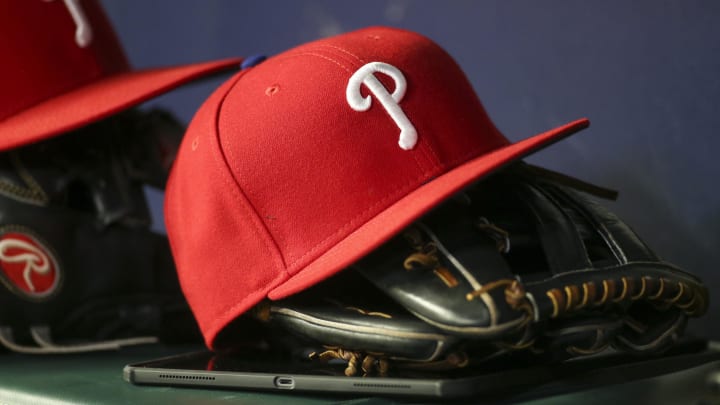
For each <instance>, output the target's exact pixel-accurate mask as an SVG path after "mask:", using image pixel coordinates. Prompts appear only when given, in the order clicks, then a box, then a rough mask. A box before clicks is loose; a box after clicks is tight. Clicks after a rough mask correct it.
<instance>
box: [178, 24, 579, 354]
mask: <svg viewBox="0 0 720 405" xmlns="http://www.w3.org/2000/svg"><path fill="white" fill-rule="evenodd" d="M587 126H588V121H587V120H585V119H581V120H578V121H573V122H570V123H568V124H566V125H563V126H561V127H558V128H555V129H552V130H550V131H547V132H544V133H541V134H539V135H535V136H533V137H531V138H528V139H525V140H523V141H520V142H517V143H510V142H509V141H508V140H507V139H506V138H505V137H504V136H503V135H502V134H501V133H500V132H499V131H498V130H497V129H496V128H495V126H494V125H493V123H492V122H491V121H490V119H489V118H488V116H487V114H486V112H485V110H484V109H483V107H482V105H481V103H480V101H479V100H478V98H477V96H476V95H475V93H474V91H473V89H472V87H471V85H470V83H469V82H468V80H467V78H466V77H465V75H464V74H463V72H462V71H461V69H460V68H459V67H458V65H457V64H456V63H455V62H454V61H453V59H452V58H451V57H450V56H449V55H448V54H447V53H446V52H445V51H444V50H443V49H441V48H440V47H439V46H438V45H436V44H435V43H433V42H431V41H430V40H429V39H427V38H424V37H422V36H420V35H418V34H415V33H413V32H408V31H403V30H398V29H392V28H383V27H376V28H368V29H363V30H360V31H355V32H351V33H348V34H344V35H339V36H335V37H331V38H327V39H322V40H319V41H315V42H310V43H308V44H305V45H302V46H299V47H297V48H294V49H291V50H289V51H287V52H284V53H281V54H279V55H277V56H274V57H272V58H269V59H267V60H266V61H264V62H262V63H260V64H259V65H257V66H255V67H252V68H249V69H246V70H243V71H241V72H240V73H238V74H236V75H235V76H234V77H232V78H231V79H230V80H229V81H227V82H226V83H225V84H223V85H222V86H221V87H220V88H219V89H218V90H216V92H215V93H213V95H212V96H211V97H210V98H209V99H208V100H207V101H206V102H205V103H204V104H203V105H202V106H201V108H200V109H199V110H198V112H197V113H196V115H195V117H194V118H193V120H192V121H191V123H190V126H189V128H188V131H187V133H186V135H185V138H184V139H183V143H182V145H181V147H180V151H179V153H178V157H177V160H176V161H175V164H174V167H173V169H172V173H171V178H170V180H169V182H168V187H167V191H166V196H165V214H166V224H167V230H168V235H169V238H170V242H171V246H172V249H173V254H174V257H175V261H176V265H177V269H178V274H179V278H180V281H181V285H182V288H183V291H184V293H185V296H186V298H187V299H188V302H189V303H190V306H191V308H192V310H193V311H194V314H195V316H196V318H197V320H198V322H199V325H200V328H201V330H202V332H203V334H204V336H205V340H206V343H207V344H208V346H210V347H214V348H217V343H218V341H217V337H218V334H219V333H220V332H221V331H222V330H223V329H224V328H225V327H226V326H227V325H228V324H230V323H231V322H232V321H233V320H234V319H235V318H236V317H238V316H239V315H240V314H242V313H244V312H245V311H247V310H248V309H249V308H250V307H252V306H253V305H255V304H257V303H258V302H259V301H261V300H263V299H265V298H266V297H267V298H270V299H280V298H283V297H286V296H288V295H291V294H293V293H296V292H299V291H301V290H303V289H306V288H308V287H310V286H312V285H314V284H316V283H318V282H319V281H321V280H323V279H325V278H327V277H330V276H332V275H333V274H335V273H336V272H338V271H340V270H342V269H343V268H345V267H347V266H348V265H350V264H352V263H353V262H354V261H356V260H358V259H359V258H361V257H362V256H364V255H366V254H367V253H369V252H370V251H372V250H373V249H375V248H376V247H378V246H379V245H380V244H382V243H383V242H385V241H386V240H388V239H389V238H391V237H392V236H393V235H394V234H396V233H398V232H399V231H400V230H402V229H403V228H404V227H406V226H407V225H409V224H410V223H411V222H413V221H414V220H416V219H417V218H418V217H420V216H421V215H423V214H425V213H426V212H428V211H429V210H430V209H431V208H433V207H434V206H436V205H438V204H439V203H441V202H442V201H443V200H445V199H447V198H448V197H450V196H451V195H452V194H454V193H456V192H457V191H459V190H461V189H462V188H464V187H465V186H467V185H469V184H470V183H472V182H474V181H476V180H478V179H480V178H482V177H483V176H486V175H488V174H489V173H491V172H492V171H494V170H497V169H498V168H500V167H502V166H503V165H506V164H508V163H509V162H512V161H515V160H518V159H520V158H522V157H523V156H525V155H528V154H530V153H532V152H535V151H537V150H538V149H540V148H543V147H545V146H548V145H549V144H551V143H553V142H555V141H557V140H559V139H562V138H564V137H566V136H568V135H570V134H572V133H574V132H576V131H578V130H580V129H583V128H585V127H587Z"/></svg>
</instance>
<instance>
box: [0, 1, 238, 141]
mask: <svg viewBox="0 0 720 405" xmlns="http://www.w3.org/2000/svg"><path fill="white" fill-rule="evenodd" d="M1 3H2V4H0V55H4V56H3V60H2V64H0V89H2V95H0V150H6V149H10V148H13V147H17V146H21V145H24V144H28V143H31V142H35V141H39V140H42V139H46V138H49V137H52V136H55V135H58V134H61V133H63V132H67V131H70V130H73V129H76V128H78V127H81V126H83V125H86V124H89V123H91V122H93V121H97V120H100V119H102V118H105V117H107V116H109V115H112V114H114V113H116V112H119V111H121V110H123V109H126V108H128V107H130V106H133V105H135V104H139V103H141V102H143V101H146V100H148V99H150V98H152V97H155V96H157V95H159V94H162V93H164V92H166V91H169V90H171V89H173V88H175V87H178V86H180V85H182V84H184V83H186V82H188V81H191V80H193V79H196V78H199V77H202V76H207V75H209V74H213V73H217V72H218V71H221V70H224V69H229V68H232V67H235V66H238V65H239V63H240V60H239V59H225V60H219V61H213V62H206V63H198V64H191V65H185V66H173V67H165V68H157V69H147V70H133V69H132V68H131V67H130V64H129V63H128V61H127V58H126V56H125V53H124V52H123V49H122V47H121V46H120V43H119V42H118V39H117V37H116V35H115V32H114V31H113V28H112V26H111V25H110V23H109V21H108V19H107V17H106V16H105V13H104V12H103V10H102V8H101V7H100V5H99V4H98V3H97V1H95V0H22V1H18V0H2V1H1Z"/></svg>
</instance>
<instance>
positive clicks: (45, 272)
mask: <svg viewBox="0 0 720 405" xmlns="http://www.w3.org/2000/svg"><path fill="white" fill-rule="evenodd" d="M0 276H2V277H0V279H1V280H2V281H3V282H5V284H7V285H8V287H10V289H11V290H12V291H13V292H15V293H17V294H19V295H21V296H24V297H29V298H35V299H37V298H44V297H47V296H49V295H51V294H52V293H54V292H55V291H56V290H57V288H58V285H59V283H60V269H59V267H58V264H57V261H56V260H55V257H54V256H53V255H52V253H51V251H50V250H49V249H48V248H47V247H45V246H44V245H43V244H42V243H40V242H39V241H38V240H37V239H35V238H33V237H32V236H30V235H29V234H27V233H25V232H21V231H14V230H13V231H12V232H7V233H4V234H2V236H0Z"/></svg>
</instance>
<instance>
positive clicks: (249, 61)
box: [240, 55, 267, 69]
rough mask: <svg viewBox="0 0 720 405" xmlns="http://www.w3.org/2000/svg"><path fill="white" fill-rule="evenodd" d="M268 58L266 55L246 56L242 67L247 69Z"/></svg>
mask: <svg viewBox="0 0 720 405" xmlns="http://www.w3.org/2000/svg"><path fill="white" fill-rule="evenodd" d="M265 59H267V58H266V57H265V55H252V56H248V57H247V58H245V60H243V61H242V63H241V64H240V69H247V68H251V67H253V66H256V65H258V64H260V63H261V62H262V61H264V60H265Z"/></svg>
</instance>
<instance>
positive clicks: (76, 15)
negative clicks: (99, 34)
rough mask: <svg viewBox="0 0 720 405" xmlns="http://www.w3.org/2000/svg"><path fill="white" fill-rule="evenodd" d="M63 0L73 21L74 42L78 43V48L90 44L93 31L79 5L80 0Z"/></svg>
mask: <svg viewBox="0 0 720 405" xmlns="http://www.w3.org/2000/svg"><path fill="white" fill-rule="evenodd" d="M45 1H53V0H45ZM63 2H64V3H65V7H66V8H67V9H68V11H69V12H70V15H71V16H72V19H73V21H74V22H75V43H76V44H78V46H79V47H80V48H85V47H86V46H88V45H90V42H91V41H92V36H93V33H92V28H90V21H88V19H87V16H86V15H85V12H84V11H83V9H82V7H80V0H63Z"/></svg>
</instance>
